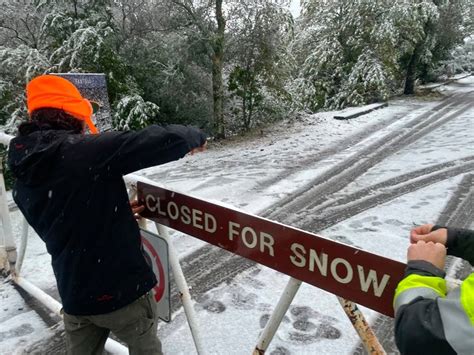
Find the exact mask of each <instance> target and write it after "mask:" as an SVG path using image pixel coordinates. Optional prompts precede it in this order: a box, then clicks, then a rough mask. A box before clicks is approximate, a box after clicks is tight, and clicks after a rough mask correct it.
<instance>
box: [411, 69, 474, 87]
mask: <svg viewBox="0 0 474 355" xmlns="http://www.w3.org/2000/svg"><path fill="white" fill-rule="evenodd" d="M472 75H474V74H473V73H469V74H466V75H464V76H460V77H457V78H449V79H447V80H446V81H443V82H442V83H439V84H436V85H433V86H419V87H418V90H420V91H424V90H434V89H437V88H439V87H441V86H444V85H448V84H451V83H452V82H454V81H458V80H461V79H465V78H468V77H470V76H472Z"/></svg>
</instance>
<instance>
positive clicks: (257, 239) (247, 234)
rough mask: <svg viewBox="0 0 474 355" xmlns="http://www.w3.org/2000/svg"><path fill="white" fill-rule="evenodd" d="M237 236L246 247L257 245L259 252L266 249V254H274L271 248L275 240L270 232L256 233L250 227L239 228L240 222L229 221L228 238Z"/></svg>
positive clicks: (251, 247) (232, 238)
mask: <svg viewBox="0 0 474 355" xmlns="http://www.w3.org/2000/svg"><path fill="white" fill-rule="evenodd" d="M239 236H240V238H241V240H242V243H244V245H245V246H246V247H247V248H250V249H254V248H255V247H256V246H257V245H258V247H259V250H260V252H261V253H265V249H267V253H268V255H271V256H275V251H274V249H273V245H274V244H275V240H274V239H273V237H272V236H271V235H270V234H268V233H265V232H258V233H257V232H256V231H255V229H253V228H251V227H244V228H242V230H241V229H240V224H238V223H235V222H232V221H229V235H228V238H229V240H232V241H233V240H234V238H235V237H239Z"/></svg>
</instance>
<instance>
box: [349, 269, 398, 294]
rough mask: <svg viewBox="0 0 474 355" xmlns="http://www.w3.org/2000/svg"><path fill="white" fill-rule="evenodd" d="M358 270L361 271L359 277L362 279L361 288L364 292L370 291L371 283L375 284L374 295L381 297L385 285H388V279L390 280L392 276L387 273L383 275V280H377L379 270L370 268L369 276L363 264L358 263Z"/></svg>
mask: <svg viewBox="0 0 474 355" xmlns="http://www.w3.org/2000/svg"><path fill="white" fill-rule="evenodd" d="M357 270H358V271H359V279H360V288H361V290H362V291H364V292H368V290H369V287H370V285H371V284H372V285H373V286H374V295H375V296H377V297H380V296H381V295H382V292H383V290H384V289H385V286H387V283H388V280H390V276H389V275H387V274H385V275H383V277H382V282H380V285H379V281H378V280H377V272H376V271H375V270H370V271H369V273H368V275H367V277H365V273H364V267H363V266H361V265H357Z"/></svg>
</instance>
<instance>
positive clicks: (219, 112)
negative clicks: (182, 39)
mask: <svg viewBox="0 0 474 355" xmlns="http://www.w3.org/2000/svg"><path fill="white" fill-rule="evenodd" d="M222 1H223V0H216V19H217V33H216V34H215V41H214V45H213V49H214V53H213V55H212V92H213V99H214V129H215V132H216V138H217V139H223V138H225V123H224V84H223V80H222V71H223V66H224V63H223V59H224V44H225V43H224V32H225V19H224V15H223V14H222Z"/></svg>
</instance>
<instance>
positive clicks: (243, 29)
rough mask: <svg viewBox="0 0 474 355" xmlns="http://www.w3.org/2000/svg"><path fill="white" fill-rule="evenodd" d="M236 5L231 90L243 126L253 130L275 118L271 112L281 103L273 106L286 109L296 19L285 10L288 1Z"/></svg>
mask: <svg viewBox="0 0 474 355" xmlns="http://www.w3.org/2000/svg"><path fill="white" fill-rule="evenodd" d="M233 5H234V7H232V8H231V9H230V11H229V21H228V28H229V32H230V33H229V37H228V38H229V39H228V44H229V45H228V51H227V52H228V53H227V57H228V64H229V65H230V74H229V78H228V90H229V91H230V93H231V95H232V96H233V97H234V98H238V101H239V105H238V106H237V105H233V106H234V107H233V109H234V112H235V111H237V112H238V113H239V116H240V117H241V127H243V128H244V129H249V128H251V127H252V125H253V124H255V123H256V122H257V121H261V120H264V119H265V118H266V116H268V115H271V116H275V114H276V112H274V111H273V112H272V110H271V107H272V105H274V104H275V101H277V100H280V101H281V102H280V103H279V104H278V105H276V106H273V107H275V108H277V107H282V106H284V104H283V101H284V99H285V96H286V92H285V89H284V86H285V82H286V79H287V77H288V72H289V65H288V64H289V63H287V47H288V42H289V40H290V39H291V34H292V33H293V18H292V16H291V14H290V13H289V12H288V10H287V9H286V8H285V6H288V5H289V4H288V3H287V2H282V3H281V4H280V3H279V4H275V3H272V2H261V1H246V2H245V3H242V2H240V1H239V2H236V3H235V4H233ZM234 102H235V101H234ZM270 102H271V103H272V105H270V104H269V103H270Z"/></svg>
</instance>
